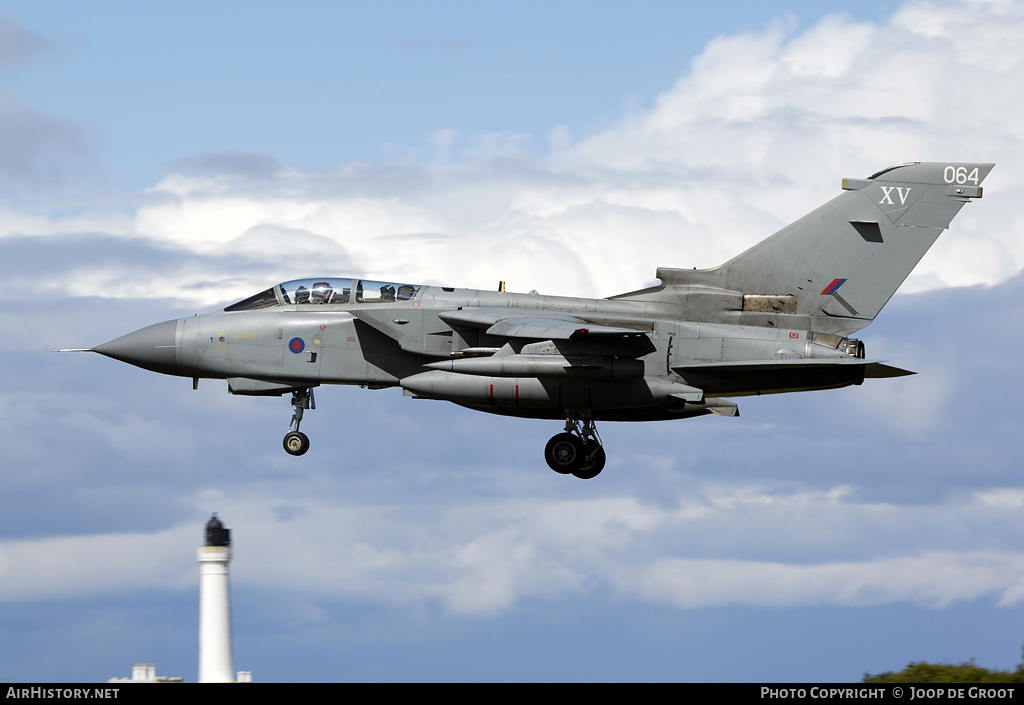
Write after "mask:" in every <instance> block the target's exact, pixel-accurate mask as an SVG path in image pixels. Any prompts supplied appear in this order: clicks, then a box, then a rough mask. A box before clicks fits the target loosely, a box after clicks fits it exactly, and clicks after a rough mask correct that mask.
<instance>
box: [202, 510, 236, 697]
mask: <svg viewBox="0 0 1024 705" xmlns="http://www.w3.org/2000/svg"><path fill="white" fill-rule="evenodd" d="M198 558H199V682H200V683H233V682H234V681H235V672H234V671H235V666H234V658H233V656H232V654H231V594H230V590H229V587H228V563H230V562H231V531H230V530H228V529H225V528H224V525H223V524H221V522H220V519H218V518H217V514H216V513H214V515H213V516H211V517H210V521H208V522H206V542H205V544H204V545H203V546H202V547H201V548H200V549H199V551H198Z"/></svg>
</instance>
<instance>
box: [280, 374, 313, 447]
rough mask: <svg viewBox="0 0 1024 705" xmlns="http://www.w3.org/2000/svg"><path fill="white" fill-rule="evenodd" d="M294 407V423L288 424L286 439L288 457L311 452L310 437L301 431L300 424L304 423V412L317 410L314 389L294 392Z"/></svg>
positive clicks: (285, 445)
mask: <svg viewBox="0 0 1024 705" xmlns="http://www.w3.org/2000/svg"><path fill="white" fill-rule="evenodd" d="M292 406H293V407H295V412H294V413H293V414H292V422H291V423H290V424H288V433H287V434H285V437H284V450H285V452H286V453H288V455H302V454H303V453H305V452H306V451H307V450H309V436H307V435H306V434H305V433H302V432H301V431H300V430H299V424H300V423H302V412H304V411H305V410H306V409H315V408H316V401H315V400H314V399H313V388H312V387H310V388H309V389H297V390H295V391H294V392H292Z"/></svg>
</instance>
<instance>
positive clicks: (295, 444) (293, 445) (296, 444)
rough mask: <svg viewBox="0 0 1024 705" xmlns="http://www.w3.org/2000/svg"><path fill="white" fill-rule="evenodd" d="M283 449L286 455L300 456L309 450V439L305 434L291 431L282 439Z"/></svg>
mask: <svg viewBox="0 0 1024 705" xmlns="http://www.w3.org/2000/svg"><path fill="white" fill-rule="evenodd" d="M284 449H285V452H287V453H288V455H302V454H303V453H305V452H306V451H307V450H309V438H308V437H307V436H306V434H305V433H302V432H300V431H292V432H291V433H289V434H288V435H287V436H285V437H284Z"/></svg>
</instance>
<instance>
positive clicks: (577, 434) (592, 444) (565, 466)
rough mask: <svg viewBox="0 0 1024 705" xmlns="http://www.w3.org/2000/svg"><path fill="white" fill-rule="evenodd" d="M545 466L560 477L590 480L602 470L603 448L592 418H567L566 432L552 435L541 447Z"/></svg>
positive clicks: (603, 462) (604, 458)
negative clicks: (545, 462) (546, 464)
mask: <svg viewBox="0 0 1024 705" xmlns="http://www.w3.org/2000/svg"><path fill="white" fill-rule="evenodd" d="M544 460H546V461H547V463H548V467H550V468H551V469H552V470H554V471H555V472H557V473H558V474H560V475H574V476H575V477H578V478H580V479H581V480H590V479H592V478H595V477H597V475H598V474H599V473H600V472H601V471H602V470H604V464H605V460H606V456H605V452H604V446H603V445H601V439H600V437H599V436H598V435H597V428H596V427H595V426H594V421H593V420H592V419H580V418H576V417H569V418H568V419H566V421H565V431H563V432H562V433H559V434H557V435H555V436H552V438H551V440H550V441H548V444H547V446H545V447H544Z"/></svg>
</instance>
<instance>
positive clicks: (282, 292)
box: [224, 277, 420, 311]
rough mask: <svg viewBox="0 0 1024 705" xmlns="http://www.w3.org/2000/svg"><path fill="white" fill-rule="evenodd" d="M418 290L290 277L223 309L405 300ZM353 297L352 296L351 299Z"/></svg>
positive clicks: (366, 281)
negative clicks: (291, 278) (289, 279)
mask: <svg viewBox="0 0 1024 705" xmlns="http://www.w3.org/2000/svg"><path fill="white" fill-rule="evenodd" d="M419 290H420V287H419V286H418V285H413V284H396V283H392V282H379V281H370V280H369V279H337V278H330V277H318V278H316V279H294V280H292V281H288V282H284V283H283V284H278V285H276V286H272V287H270V288H269V289H267V290H266V291H261V292H260V293H258V294H256V295H254V296H250V297H249V298H247V299H243V300H242V301H239V302H238V303H236V304H232V305H230V306H228V307H227V308H225V309H224V310H225V311H253V310H256V309H261V308H271V307H273V306H305V305H322V304H328V305H329V304H350V303H357V304H373V303H388V302H392V301H409V300H411V299H412V298H413V297H414V296H416V292H417V291H419ZM353 297H354V298H353Z"/></svg>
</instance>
